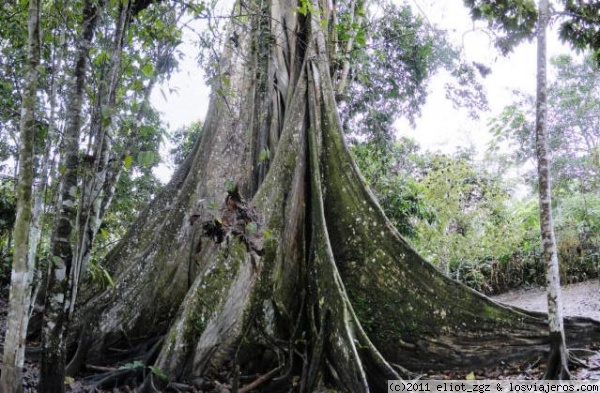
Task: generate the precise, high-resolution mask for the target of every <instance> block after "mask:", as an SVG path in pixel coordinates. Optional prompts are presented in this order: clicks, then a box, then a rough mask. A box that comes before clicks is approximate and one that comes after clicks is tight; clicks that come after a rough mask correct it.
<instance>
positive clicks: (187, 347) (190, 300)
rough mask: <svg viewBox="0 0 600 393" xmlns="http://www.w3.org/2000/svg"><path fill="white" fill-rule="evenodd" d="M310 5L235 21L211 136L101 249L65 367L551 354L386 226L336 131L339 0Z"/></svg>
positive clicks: (371, 376)
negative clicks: (101, 279) (335, 5)
mask: <svg viewBox="0 0 600 393" xmlns="http://www.w3.org/2000/svg"><path fill="white" fill-rule="evenodd" d="M300 3H301V4H299V3H296V2H294V1H282V2H278V1H272V2H263V3H260V5H257V3H251V4H250V3H247V2H245V3H244V4H245V5H244V6H243V7H241V6H238V7H237V8H236V11H234V15H239V16H238V17H237V18H236V19H235V20H234V23H232V27H231V30H230V31H229V32H228V34H229V37H230V38H231V39H227V44H226V46H225V48H224V51H223V54H222V58H221V61H220V64H219V74H218V76H217V77H216V78H215V80H214V85H213V92H214V93H213V96H212V99H211V105H210V108H209V113H208V116H207V118H206V121H205V125H204V130H203V133H202V138H201V139H200V140H199V141H198V142H197V143H196V146H195V148H194V153H193V154H192V155H191V156H190V157H189V158H188V160H187V161H186V162H184V163H183V164H182V166H181V167H180V168H179V170H178V171H177V172H176V174H175V175H174V177H173V179H172V180H171V182H170V183H169V184H168V185H167V186H166V187H165V189H164V190H163V191H162V193H161V194H160V195H159V196H158V197H157V198H156V199H155V200H154V201H153V202H152V203H151V204H150V205H149V206H148V208H147V209H146V210H145V211H144V212H143V213H142V214H141V216H140V217H139V219H138V220H137V221H136V222H135V224H134V225H133V228H132V229H131V231H130V232H129V234H128V235H127V236H126V238H125V239H123V241H122V242H121V243H120V244H119V245H118V246H117V247H116V248H115V249H114V250H113V251H112V252H111V253H110V254H109V255H108V256H107V259H106V267H107V269H108V270H109V271H110V273H111V274H112V275H113V278H114V279H115V283H116V285H115V287H114V288H107V289H106V290H104V291H103V292H101V293H95V294H91V293H85V294H84V296H83V299H82V304H81V307H80V309H79V311H76V317H75V318H74V323H76V326H75V329H74V334H73V340H74V341H77V344H78V345H77V348H76V349H77V350H76V352H75V353H74V356H73V359H72V362H71V364H70V368H69V370H70V372H75V371H76V370H77V369H78V368H79V367H80V366H82V365H84V364H99V363H101V362H104V363H111V362H116V361H121V360H128V361H130V360H132V359H134V358H139V359H142V360H144V361H145V362H146V364H148V365H153V366H154V367H156V369H160V370H163V371H164V372H166V373H167V374H168V376H169V378H170V379H171V380H176V381H189V380H192V379H194V378H195V377H198V376H203V375H211V374H216V373H217V372H218V371H223V370H229V371H231V378H232V383H234V384H238V383H242V382H238V381H237V377H236V376H237V375H238V374H239V373H241V374H244V375H255V374H258V373H264V372H267V371H269V370H276V371H275V372H274V374H269V375H270V379H268V381H265V389H272V390H275V391H282V390H284V389H285V387H289V386H290V385H291V384H295V383H298V384H299V388H300V390H301V391H312V390H314V389H316V388H318V387H320V386H332V387H336V388H339V389H341V390H345V391H352V392H367V391H384V389H387V388H386V380H387V379H396V378H399V377H401V376H406V374H407V373H408V372H409V371H414V372H419V371H421V370H428V369H447V368H452V367H465V368H467V367H468V368H474V367H480V366H485V365H489V364H492V363H496V362H499V361H510V360H513V359H518V358H524V357H528V356H532V355H534V354H540V353H541V352H543V351H544V350H546V349H547V344H548V329H547V323H546V315H544V314H537V313H528V312H524V311H521V310H516V309H512V308H509V307H504V306H501V305H498V304H495V303H494V302H492V301H491V300H489V299H487V298H486V297H484V296H482V295H480V294H478V293H476V292H474V291H472V290H470V289H468V288H466V287H465V286H463V285H461V284H459V283H457V282H454V281H452V280H450V279H448V278H446V277H445V276H443V275H442V274H441V273H440V272H438V271H437V270H436V269H435V268H434V267H432V266H431V265H430V264H429V263H428V262H426V261H425V260H423V259H422V258H421V257H420V256H419V255H418V254H417V253H416V252H415V251H414V250H413V249H412V248H411V246H410V245H408V244H407V243H406V241H405V240H404V239H402V238H401V237H400V236H399V235H398V233H397V232H396V230H395V229H394V228H393V226H392V225H391V224H390V223H389V221H388V220H387V219H386V218H385V216H384V215H383V213H382V211H381V209H380V207H379V206H378V204H377V202H376V201H375V199H374V197H373V195H372V194H371V193H370V192H369V191H368V189H367V188H366V186H365V184H364V182H363V180H362V178H361V176H360V174H359V173H358V170H357V168H356V166H355V164H354V162H353V161H352V158H351V156H350V154H349V152H348V150H347V149H346V146H345V144H344V141H343V137H342V129H341V125H340V120H339V117H338V112H337V108H336V101H335V88H334V85H335V82H336V81H335V80H332V78H331V76H330V75H331V73H332V72H333V71H334V70H333V68H332V65H331V63H330V61H329V59H330V57H331V56H332V53H331V52H330V51H331V50H332V47H334V46H335V45H333V44H334V43H332V42H328V38H327V37H328V35H327V33H326V32H327V31H328V29H334V26H331V25H330V24H329V22H330V18H331V16H332V15H333V14H334V10H332V8H331V7H332V3H330V2H322V3H319V2H317V1H316V0H315V1H313V2H312V3H310V6H307V4H309V3H307V2H306V1H305V0H302V1H301V2H300ZM301 5H304V9H307V10H308V12H307V14H306V15H303V13H302V12H300V11H299V10H298V7H299V6H301ZM330 44H331V45H330ZM263 151H269V152H270V156H269V158H268V159H266V160H265V159H264V158H265V155H264V154H260V153H261V152H263ZM232 184H237V185H238V188H237V189H238V190H239V192H240V193H241V195H242V197H244V198H245V199H247V200H248V201H251V202H248V203H245V202H244V201H243V200H240V198H239V196H238V195H237V190H236V188H235V187H232ZM215 206H218V207H215ZM567 327H568V334H569V339H570V342H571V343H573V344H577V345H581V344H584V343H586V342H588V341H590V340H593V339H596V338H598V337H599V336H600V332H599V331H598V324H597V323H596V322H594V321H592V320H587V319H576V320H570V321H568V322H567ZM75 339H77V340H75ZM72 349H73V350H75V346H74V348H72ZM156 369H155V370H156ZM238 370H239V373H238ZM123 372H124V371H123ZM121 377H122V372H120V373H119V378H121ZM151 382H152V381H150V380H149V382H148V383H151Z"/></svg>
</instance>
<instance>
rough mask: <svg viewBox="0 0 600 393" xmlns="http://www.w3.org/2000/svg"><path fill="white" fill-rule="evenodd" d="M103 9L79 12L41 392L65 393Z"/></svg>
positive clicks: (90, 4) (90, 0)
mask: <svg viewBox="0 0 600 393" xmlns="http://www.w3.org/2000/svg"><path fill="white" fill-rule="evenodd" d="M103 8H104V1H102V0H101V1H95V0H86V1H85V2H84V6H83V11H82V24H81V32H80V36H79V38H78V40H77V50H76V54H75V60H74V71H73V77H72V78H73V85H72V86H71V90H70V95H69V101H68V103H67V107H66V111H67V119H66V127H65V132H64V135H63V149H64V153H63V155H62V156H61V160H62V165H61V166H62V167H63V168H64V169H63V172H62V178H61V182H60V186H59V197H58V200H57V208H56V216H55V222H54V227H53V231H52V240H51V242H52V244H51V247H52V255H51V257H50V262H49V269H48V276H47V288H46V301H45V310H44V319H43V325H42V360H41V367H40V385H39V386H40V391H41V392H64V391H65V385H64V379H65V341H64V333H65V329H66V327H67V325H68V319H69V310H70V307H71V304H70V300H71V294H72V289H73V280H74V279H75V278H76V272H75V270H76V269H74V268H73V263H74V257H75V253H74V250H73V238H74V237H75V236H76V232H75V228H76V216H77V208H76V202H77V190H78V181H79V167H80V157H79V137H80V129H81V109H82V105H83V99H84V97H83V95H84V88H85V81H86V75H87V63H88V57H89V51H90V48H91V45H92V39H93V37H94V32H95V30H96V24H97V22H98V19H99V17H100V14H101V12H102V10H103Z"/></svg>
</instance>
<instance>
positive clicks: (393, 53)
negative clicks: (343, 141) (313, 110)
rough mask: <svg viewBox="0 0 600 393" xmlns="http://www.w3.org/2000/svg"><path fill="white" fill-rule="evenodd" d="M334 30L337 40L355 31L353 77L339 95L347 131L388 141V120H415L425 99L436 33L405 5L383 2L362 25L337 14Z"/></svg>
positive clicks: (347, 36) (390, 122)
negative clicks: (378, 14) (377, 12)
mask: <svg viewBox="0 0 600 393" xmlns="http://www.w3.org/2000/svg"><path fill="white" fill-rule="evenodd" d="M357 29H359V30H358V31H357ZM365 30H368V32H369V36H368V38H367V36H366V31H365ZM336 31H337V32H338V37H339V38H340V40H342V41H344V40H347V39H348V38H349V36H350V34H351V32H354V33H355V34H356V41H357V42H356V45H357V47H356V48H355V50H354V51H353V52H352V53H351V54H350V60H349V61H350V62H351V67H352V69H353V79H352V82H351V83H350V84H349V86H348V91H347V93H346V94H344V96H343V97H339V98H340V107H341V116H342V120H343V122H344V127H345V129H346V131H348V132H353V133H357V134H366V135H368V136H370V137H373V138H375V139H378V140H384V139H389V136H390V135H391V134H392V127H391V126H392V123H393V121H394V120H395V119H397V118H399V117H405V118H408V119H409V120H411V121H414V118H415V116H416V115H418V114H419V110H420V107H421V106H422V105H423V103H424V102H425V97H426V95H427V92H426V89H425V87H426V82H427V80H428V78H429V76H430V75H431V74H432V71H433V69H434V68H435V66H436V63H435V51H436V48H437V46H438V43H439V42H440V40H439V37H436V35H435V34H434V33H433V31H432V30H430V29H429V28H428V27H427V26H426V25H425V24H424V23H423V21H422V20H421V19H420V18H418V17H417V16H415V15H414V14H413V13H412V11H411V9H410V7H408V6H406V5H404V6H396V5H392V4H390V5H385V6H384V10H383V16H381V17H379V18H376V19H374V20H372V21H371V22H370V23H369V25H368V26H367V27H361V25H359V24H357V23H356V22H352V23H351V22H350V21H346V20H345V19H344V14H342V16H341V17H340V24H339V25H338V26H336ZM342 56H344V58H341V59H334V62H335V61H339V62H341V61H343V60H345V56H346V55H345V54H343V55H342Z"/></svg>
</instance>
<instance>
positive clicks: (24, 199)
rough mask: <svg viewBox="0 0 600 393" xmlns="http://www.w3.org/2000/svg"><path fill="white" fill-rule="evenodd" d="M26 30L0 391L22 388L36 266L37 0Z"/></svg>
mask: <svg viewBox="0 0 600 393" xmlns="http://www.w3.org/2000/svg"><path fill="white" fill-rule="evenodd" d="M27 30H28V36H27V62H26V64H25V67H26V76H25V83H24V84H23V93H22V100H23V101H22V107H21V120H20V146H19V180H18V181H19V183H18V185H17V218H16V222H15V226H14V230H13V239H14V254H13V255H14V257H13V266H12V273H11V286H10V298H9V309H8V317H7V321H8V323H7V330H6V336H5V339H4V355H3V364H2V376H1V377H0V391H1V392H6V393H8V392H21V391H22V370H23V362H24V356H25V345H26V342H25V340H26V336H27V325H28V323H29V315H30V307H31V284H32V278H33V273H34V268H35V267H34V265H35V260H34V258H32V257H30V255H29V248H30V245H29V236H30V231H31V219H32V203H33V192H32V189H33V179H34V148H33V147H34V135H35V134H36V121H35V109H36V101H37V100H36V95H37V86H38V78H39V73H38V66H39V64H40V1H39V0H30V1H29V11H28V21H27Z"/></svg>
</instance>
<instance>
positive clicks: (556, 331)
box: [535, 0, 570, 379]
mask: <svg viewBox="0 0 600 393" xmlns="http://www.w3.org/2000/svg"><path fill="white" fill-rule="evenodd" d="M538 18H539V19H538V25H537V98H536V122H535V140H536V158H537V167H538V184H539V203H540V228H541V235H542V253H543V257H544V260H545V262H546V288H547V291H548V327H549V330H550V354H549V357H548V364H547V366H546V372H545V374H544V378H545V379H570V374H569V368H568V352H567V345H566V340H565V327H564V322H563V304H562V295H561V288H560V269H559V265H558V252H557V249H556V237H555V235H554V221H553V218H552V179H551V176H550V151H549V148H548V136H547V131H546V129H547V121H548V100H547V86H546V85H547V76H546V74H547V72H546V67H547V56H546V30H547V25H548V20H549V18H550V3H549V1H548V0H540V2H539V17H538Z"/></svg>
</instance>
